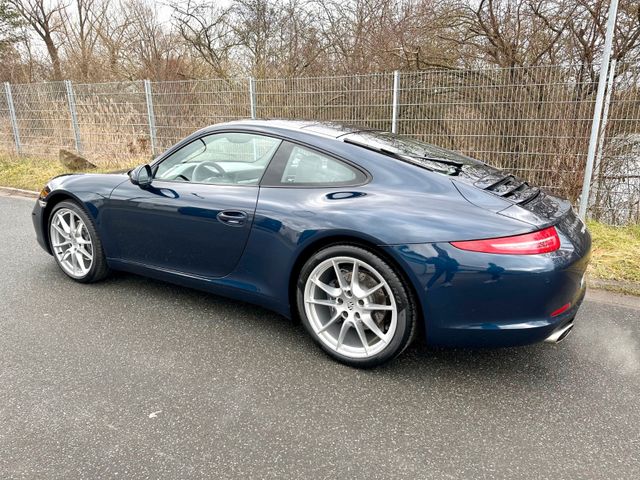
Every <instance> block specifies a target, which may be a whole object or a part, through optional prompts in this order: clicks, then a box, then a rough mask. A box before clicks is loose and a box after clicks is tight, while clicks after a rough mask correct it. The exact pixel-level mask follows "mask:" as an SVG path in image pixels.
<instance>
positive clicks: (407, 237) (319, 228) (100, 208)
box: [34, 125, 590, 346]
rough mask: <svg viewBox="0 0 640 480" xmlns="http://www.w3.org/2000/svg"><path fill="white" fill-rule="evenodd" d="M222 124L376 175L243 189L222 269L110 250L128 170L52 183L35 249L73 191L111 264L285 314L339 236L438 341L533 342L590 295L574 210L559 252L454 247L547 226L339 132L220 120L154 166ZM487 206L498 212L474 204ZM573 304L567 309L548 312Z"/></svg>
mask: <svg viewBox="0 0 640 480" xmlns="http://www.w3.org/2000/svg"><path fill="white" fill-rule="evenodd" d="M223 131H242V132H252V133H257V134H263V135H269V136H277V137H280V138H282V139H284V140H286V141H289V142H293V143H299V144H302V145H305V146H307V147H309V148H312V149H315V150H319V151H321V152H323V153H325V154H328V155H332V156H334V157H336V158H340V159H346V160H348V161H351V162H354V163H355V164H356V165H357V166H358V167H359V168H361V169H363V170H364V171H366V172H368V176H369V180H368V181H367V182H366V183H364V184H362V185H354V186H348V187H344V186H340V187H327V186H321V187H320V186H319V187H295V186H269V185H260V187H259V188H258V187H255V186H254V187H240V188H254V189H255V188H258V196H257V202H256V206H255V212H254V213H253V216H252V218H251V222H252V223H251V225H250V232H249V233H248V238H247V239H246V243H245V245H244V247H243V249H242V253H241V255H240V256H239V260H238V261H237V263H236V264H235V266H234V268H233V269H232V270H231V273H229V274H227V275H224V276H210V275H206V274H202V273H199V274H194V273H193V272H187V271H174V270H171V269H166V268H158V267H157V266H155V265H148V264H144V263H141V262H131V261H129V259H127V258H121V257H118V255H116V254H115V252H114V249H113V248H112V247H111V245H113V242H112V237H113V235H114V232H113V231H112V228H107V227H106V226H108V225H109V224H110V221H109V217H110V215H113V214H114V212H113V209H112V208H111V207H112V205H111V203H112V194H113V192H114V190H116V188H117V187H119V186H120V185H123V184H124V183H125V182H128V181H129V178H128V176H127V175H126V174H83V175H68V176H61V177H57V178H56V179H53V180H52V181H51V182H50V184H49V189H50V192H49V193H48V194H47V196H46V198H45V199H44V201H41V202H39V203H37V204H36V207H35V209H34V225H35V227H36V232H38V240H39V242H40V244H41V245H42V246H43V248H45V249H46V250H47V251H49V252H50V249H49V245H48V239H47V227H46V222H47V219H46V216H47V213H48V211H50V208H51V206H52V205H53V204H55V203H56V202H57V201H59V200H61V199H64V198H72V199H74V200H76V201H77V202H78V203H80V204H81V205H82V206H83V207H84V209H85V210H86V211H87V212H88V214H89V215H90V216H91V218H92V219H93V220H94V222H95V224H96V229H97V231H98V233H99V235H100V237H101V239H102V240H103V244H104V248H105V254H106V256H107V262H108V264H109V266H110V267H112V268H114V269H117V270H125V271H129V272H132V273H137V274H142V275H146V276H150V277H154V278H158V279H161V280H166V281H170V282H174V283H178V284H181V285H184V286H189V287H194V288H199V289H202V290H206V291H210V292H212V293H217V294H222V295H226V296H229V297H232V298H236V299H240V300H243V301H249V302H252V303H255V304H258V305H261V306H264V307H266V308H269V309H272V310H274V311H277V312H278V313H280V314H282V315H285V316H287V317H291V316H292V312H294V311H295V307H294V305H293V302H294V301H295V294H294V291H295V282H296V280H297V274H298V272H299V270H300V268H301V267H302V265H303V263H304V261H305V260H306V259H307V258H308V257H309V256H310V255H312V254H313V253H314V252H316V251H317V250H318V249H319V248H322V247H323V246H326V245H329V244H332V243H336V242H341V243H357V244H361V245H363V246H365V247H369V248H372V249H375V250H376V251H377V252H378V253H380V254H381V255H383V257H384V258H386V259H387V260H388V261H389V262H390V263H392V264H393V265H395V266H396V267H397V268H398V270H399V271H401V272H402V274H403V278H404V280H405V281H406V283H407V284H408V286H409V287H410V288H411V291H412V293H413V295H414V296H415V298H416V301H417V303H418V306H419V309H420V312H421V314H422V317H423V318H424V326H425V335H426V339H427V341H428V342H429V343H431V344H438V345H468V346H501V345H516V344H527V343H534V342H537V341H540V340H543V339H544V338H546V337H547V336H548V335H549V334H551V332H552V331H553V330H554V329H556V328H557V327H558V326H559V325H561V324H563V323H566V322H567V321H569V320H570V319H571V318H573V316H575V312H576V310H577V308H578V306H579V305H580V302H581V301H582V297H583V296H584V291H585V285H584V271H585V269H586V264H587V262H588V257H589V250H590V241H589V240H588V239H586V240H584V241H581V242H580V241H578V242H576V240H575V238H576V236H575V235H572V234H571V233H572V232H574V231H575V230H576V229H579V228H581V227H580V224H579V222H576V220H575V216H574V215H573V214H572V212H569V213H566V214H564V215H563V216H562V217H561V218H558V219H556V220H554V223H556V224H558V225H560V224H561V223H563V222H564V224H566V225H564V227H563V228H559V234H560V238H561V248H560V249H559V250H557V251H556V252H553V253H550V254H544V255H526V256H518V255H496V254H483V253H476V252H467V251H463V250H460V249H457V248H455V247H453V246H452V245H451V244H450V243H449V242H451V241H462V240H474V239H480V238H494V237H500V236H510V235H516V234H521V233H522V234H524V233H528V232H531V231H534V230H538V229H539V228H540V227H541V225H540V223H539V222H536V221H531V220H530V218H529V216H528V215H527V214H526V212H524V213H523V214H522V215H521V216H518V215H511V216H506V215H502V214H500V213H497V212H498V211H500V210H503V209H506V208H510V207H511V204H510V203H509V202H507V201H505V200H502V199H500V198H494V197H493V196H490V195H489V194H484V193H483V192H480V193H477V192H475V191H472V190H469V188H468V187H467V186H464V185H459V184H456V182H455V181H454V180H452V179H451V178H450V177H447V176H444V175H441V174H437V173H433V172H430V171H428V170H425V169H423V168H420V167H418V166H415V165H411V164H408V163H404V162H400V161H398V160H394V159H390V158H387V157H385V156H383V155H380V154H379V153H376V152H372V151H368V150H366V149H363V148H361V147H358V146H354V145H350V144H348V143H345V142H342V141H340V140H337V139H334V138H330V137H325V136H322V135H317V134H312V133H306V132H304V131H299V130H291V129H279V128H277V127H275V128H274V127H268V128H267V127H263V126H260V125H221V126H217V127H210V128H207V129H203V130H201V131H199V132H196V133H194V134H193V135H191V136H190V137H187V138H186V139H185V140H183V141H182V142H180V143H178V144H177V145H176V146H174V147H172V148H171V149H169V150H168V151H167V152H165V154H163V155H161V156H160V157H159V160H158V161H161V160H162V159H163V158H165V157H166V156H167V155H169V154H171V153H172V152H173V151H175V150H177V149H179V148H181V146H183V145H185V144H187V143H189V142H191V141H193V140H194V139H196V138H198V137H199V136H203V135H208V134H211V133H216V132H223ZM184 185H187V186H188V185H189V184H185V183H181V186H183V187H184ZM200 187H201V186H200ZM136 188H137V187H136ZM195 188H199V187H198V185H194V189H195ZM207 188H213V189H215V188H218V186H217V185H209V186H207ZM219 188H225V187H219ZM400 193H401V194H400ZM483 195H484V196H483ZM475 196H480V197H481V198H480V200H479V201H477V199H476V198H475ZM482 202H485V203H486V204H487V205H491V207H490V208H488V207H487V205H485V204H483V206H479V204H481V203H482ZM184 214H189V213H188V212H187V213H184ZM211 221H216V220H215V219H211ZM155 228H158V229H161V228H163V225H162V224H160V223H158V225H156V227H155ZM228 228H233V227H228ZM151 234H153V232H150V235H151ZM586 235H587V236H588V233H587V234H586ZM567 303H569V304H570V305H571V308H569V309H568V310H567V311H566V312H564V313H563V314H561V315H558V316H555V317H552V316H551V312H553V311H554V310H556V309H557V308H558V307H560V306H562V305H565V304H567Z"/></svg>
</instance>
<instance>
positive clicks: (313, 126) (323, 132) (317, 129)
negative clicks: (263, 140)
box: [212, 120, 377, 138]
mask: <svg viewBox="0 0 640 480" xmlns="http://www.w3.org/2000/svg"><path fill="white" fill-rule="evenodd" d="M221 125H225V126H226V125H229V126H231V125H238V126H245V127H261V128H277V129H281V130H291V131H300V132H305V133H311V134H315V135H319V136H322V137H328V138H339V137H342V136H344V135H349V134H351V133H356V132H363V131H371V130H377V129H372V128H368V127H364V126H361V125H350V124H347V123H340V122H327V121H325V122H318V121H310V120H235V121H232V122H226V123H224V124H218V125H212V127H214V126H215V127H217V126H221Z"/></svg>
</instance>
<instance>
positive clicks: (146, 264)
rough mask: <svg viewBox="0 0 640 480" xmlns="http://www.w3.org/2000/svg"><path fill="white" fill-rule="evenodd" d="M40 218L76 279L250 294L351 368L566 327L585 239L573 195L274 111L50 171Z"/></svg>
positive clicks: (424, 147) (381, 136)
mask: <svg viewBox="0 0 640 480" xmlns="http://www.w3.org/2000/svg"><path fill="white" fill-rule="evenodd" d="M33 222H34V226H35V229H36V233H37V238H38V241H39V243H40V244H41V245H42V247H43V248H44V249H45V250H46V251H47V252H49V253H50V254H52V255H53V257H54V258H55V260H56V262H57V263H58V265H59V266H60V268H61V269H62V270H63V271H64V273H66V274H67V275H68V276H69V277H71V278H73V279H74V280H76V281H79V282H95V281H98V280H100V279H102V278H104V277H105V275H107V273H108V272H109V270H110V269H114V270H125V271H129V272H133V273H136V274H141V275H146V276H150V277H155V278H158V279H161V280H165V281H170V282H175V283H177V284H180V285H186V286H190V287H195V288H199V289H202V290H205V291H209V292H213V293H216V294H221V295H226V296H229V297H234V298H237V299H241V300H245V301H248V302H252V303H255V304H259V305H262V306H263V307H266V308H269V309H272V310H275V311H276V312H279V313H281V314H282V315H285V316H287V317H290V318H299V319H300V320H301V321H302V323H303V324H304V326H305V327H306V329H307V330H308V331H309V334H310V335H311V336H312V337H313V339H314V340H315V341H316V342H317V343H318V345H320V347H322V348H323V349H324V350H325V351H326V352H327V353H328V354H329V355H331V356H332V357H334V358H335V359H337V360H339V361H341V362H344V363H346V364H349V365H352V366H359V367H370V366H374V365H378V364H380V363H382V362H385V361H388V360H389V359H391V358H393V357H395V356H397V355H399V354H400V353H401V352H402V351H403V350H404V349H405V348H407V346H408V345H409V344H410V343H411V341H412V340H413V339H414V338H415V337H416V336H417V335H423V336H424V338H425V339H426V341H427V343H430V344H433V345H451V346H509V345H524V344H529V343H534V342H539V341H543V340H546V341H549V342H558V341H560V340H562V339H563V338H564V337H565V336H566V335H567V334H568V333H569V331H570V330H571V328H572V327H573V319H574V317H575V315H576V312H577V310H578V307H579V306H580V304H581V302H582V299H583V297H584V293H585V288H586V287H585V279H584V276H585V269H586V267H587V263H588V260H589V253H590V248H591V239H590V236H589V233H588V232H587V230H586V228H585V226H584V224H583V223H582V222H581V221H580V220H579V219H578V218H577V217H576V215H575V214H574V212H573V210H572V208H571V205H570V203H569V202H567V201H565V200H561V199H559V198H557V197H554V196H552V195H550V194H548V193H545V192H544V191H543V190H541V189H540V188H537V187H535V186H532V185H530V184H528V183H527V182H524V181H522V180H520V179H518V178H517V177H515V176H513V175H510V174H508V173H505V172H502V171H500V170H498V169H495V168H492V167H490V166H488V165H486V164H484V163H482V162H479V161H477V160H474V159H471V158H469V157H466V156H464V155H461V154H459V153H455V152H452V151H449V150H445V149H442V148H439V147H436V146H433V145H430V144H427V143H422V142H419V141H416V140H411V139H408V138H404V137H401V136H398V135H394V134H391V133H386V132H382V131H377V130H369V129H363V128H361V127H360V128H359V127H352V126H345V125H338V124H333V123H314V122H295V121H278V120H271V121H268V120H265V121H238V122H231V123H225V124H220V125H215V126H212V127H208V128H205V129H202V130H200V131H198V132H196V133H194V134H192V135H190V136H189V137H187V138H185V139H184V140H182V141H181V142H179V143H178V144H177V145H175V146H173V147H172V148H170V149H169V150H167V151H166V152H165V153H164V154H162V155H161V156H159V157H158V158H157V159H156V160H154V161H153V162H151V163H150V164H149V165H142V166H140V167H137V168H135V169H133V170H131V171H130V172H128V174H125V173H120V174H78V175H63V176H60V177H56V178H54V179H53V180H51V181H50V182H49V184H48V185H47V186H46V187H45V188H44V189H43V190H42V192H41V194H40V198H39V200H38V201H37V203H36V206H35V208H34V211H33Z"/></svg>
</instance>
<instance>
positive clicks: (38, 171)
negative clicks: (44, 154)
mask: <svg viewBox="0 0 640 480" xmlns="http://www.w3.org/2000/svg"><path fill="white" fill-rule="evenodd" d="M141 163H143V161H142V160H137V161H136V160H131V161H128V162H125V163H122V164H119V165H110V166H109V167H98V168H97V169H93V170H87V172H92V173H104V172H112V171H114V170H121V169H124V168H130V167H133V166H135V165H139V164H141ZM68 172H69V170H68V169H67V168H66V167H64V166H63V165H62V164H61V163H60V162H59V161H58V160H51V159H48V158H36V157H28V158H24V157H21V158H17V157H8V156H3V155H0V186H4V187H13V188H23V189H25V190H35V191H40V189H41V188H42V187H43V186H44V185H45V184H46V183H47V181H49V180H50V179H51V178H52V177H55V176H56V175H61V174H63V173H68Z"/></svg>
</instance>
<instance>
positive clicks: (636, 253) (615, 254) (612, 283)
mask: <svg viewBox="0 0 640 480" xmlns="http://www.w3.org/2000/svg"><path fill="white" fill-rule="evenodd" d="M138 163H142V161H137V162H136V161H135V160H134V161H132V162H128V163H123V164H120V165H111V166H109V167H108V168H107V167H100V168H98V169H95V170H91V172H94V173H97V172H109V171H114V170H118V169H123V168H128V167H132V166H134V165H136V164H138ZM66 172H67V169H66V168H65V167H64V166H62V165H61V164H60V162H58V161H57V160H50V159H44V158H9V157H3V156H0V186H5V187H14V188H23V189H26V190H35V191H39V190H40V189H41V188H42V187H43V186H44V185H45V184H46V183H47V181H48V180H49V179H50V178H51V177H55V176H56V175H60V174H62V173H66ZM588 226H589V230H590V231H591V235H592V237H593V251H592V256H591V264H590V265H589V276H590V277H591V278H594V279H596V282H594V286H597V287H599V288H604V289H607V290H614V291H620V292H624V293H634V294H636V295H638V294H640V225H630V226H626V227H612V226H609V225H604V224H602V223H598V222H594V221H590V222H589V223H588ZM598 280H599V281H598Z"/></svg>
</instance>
